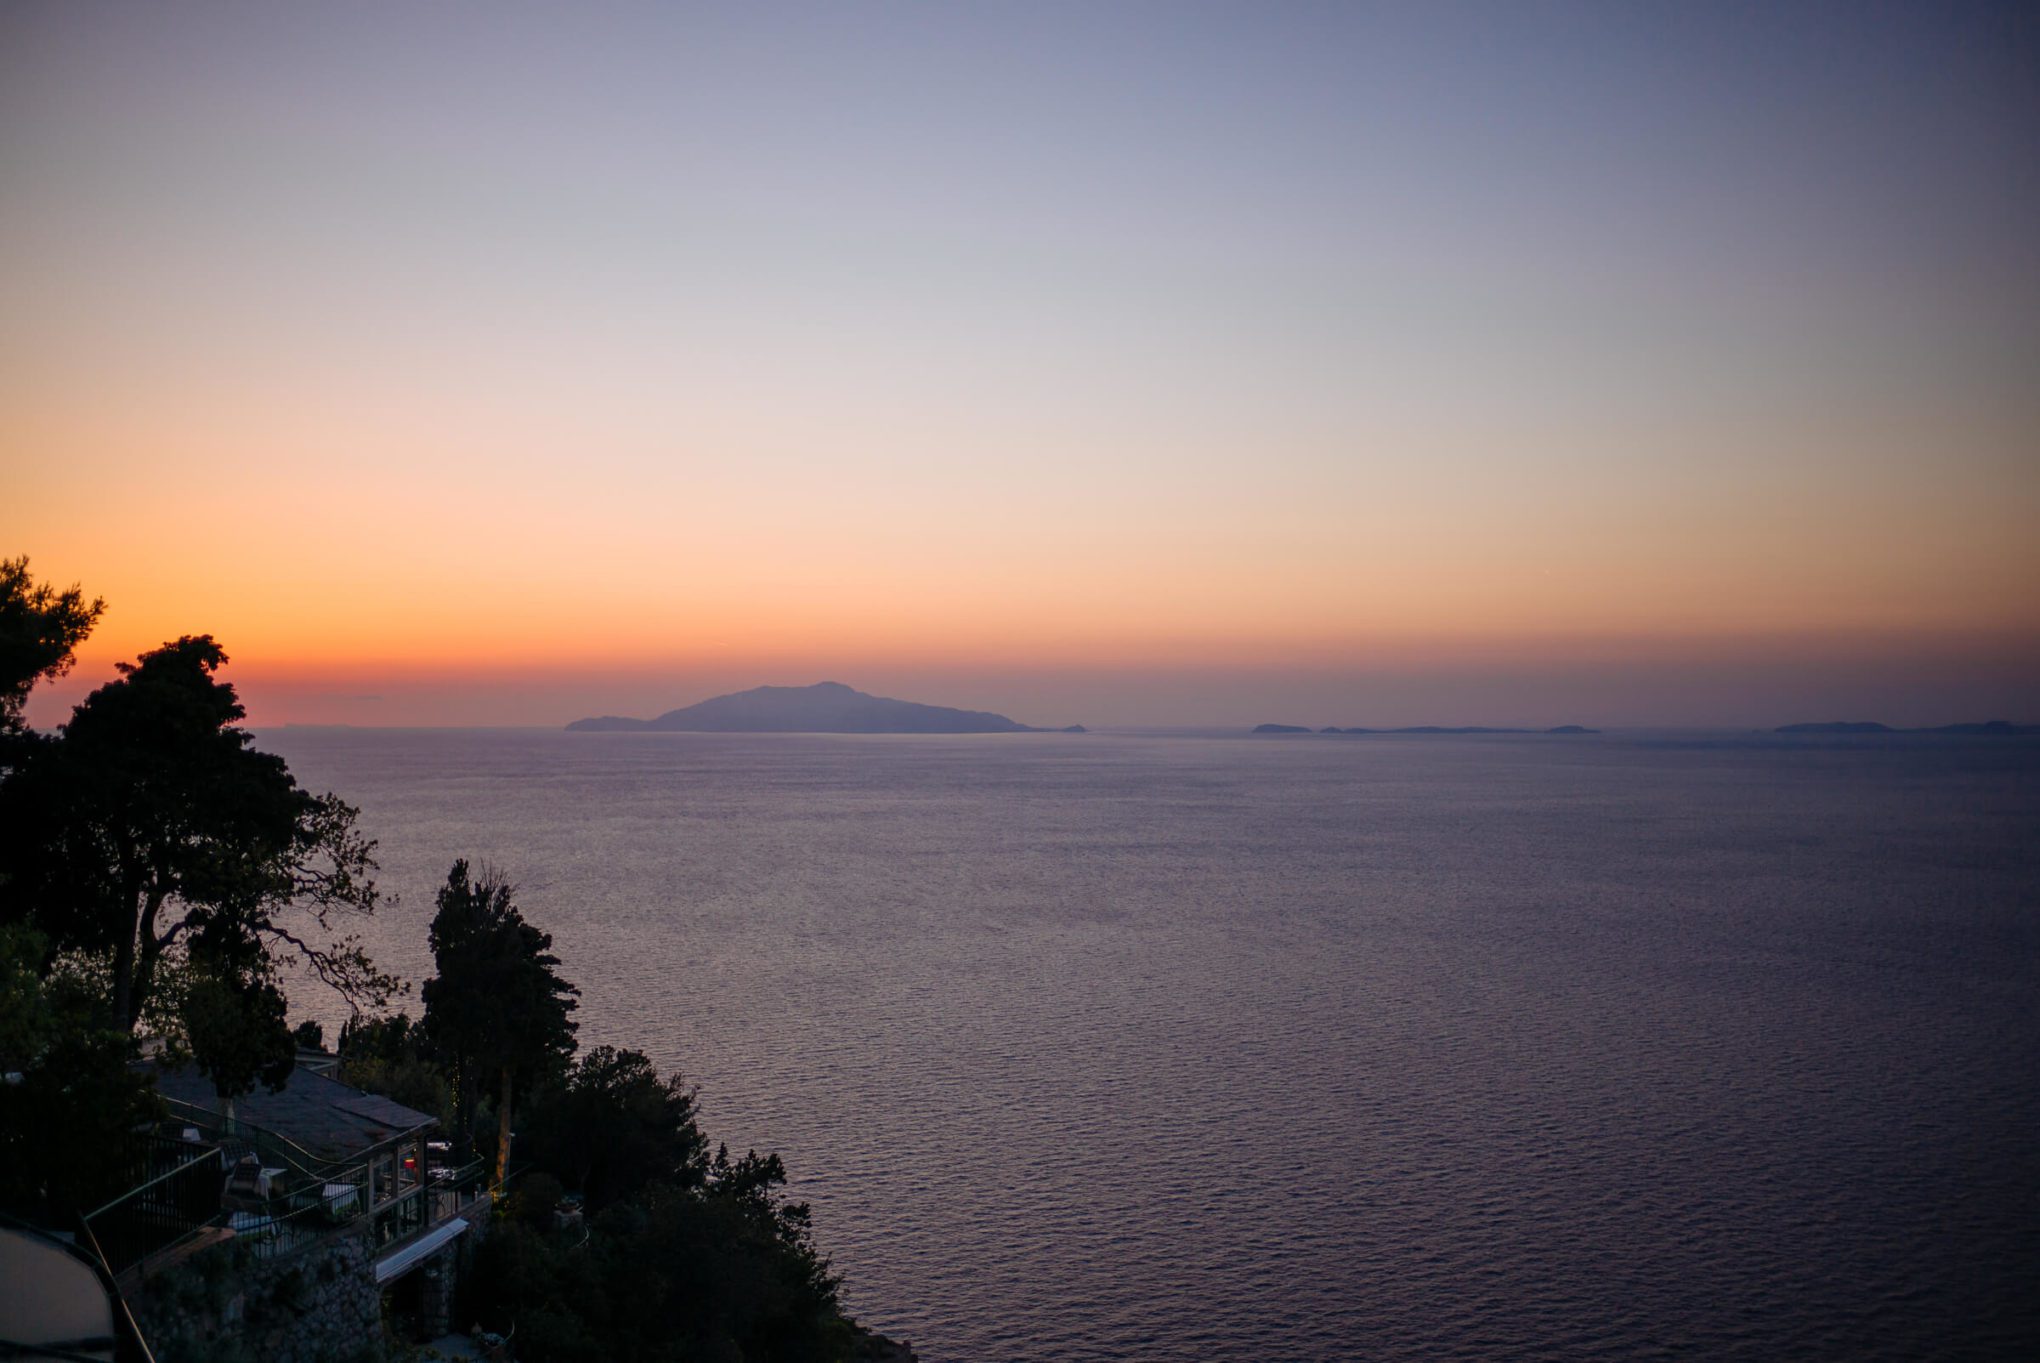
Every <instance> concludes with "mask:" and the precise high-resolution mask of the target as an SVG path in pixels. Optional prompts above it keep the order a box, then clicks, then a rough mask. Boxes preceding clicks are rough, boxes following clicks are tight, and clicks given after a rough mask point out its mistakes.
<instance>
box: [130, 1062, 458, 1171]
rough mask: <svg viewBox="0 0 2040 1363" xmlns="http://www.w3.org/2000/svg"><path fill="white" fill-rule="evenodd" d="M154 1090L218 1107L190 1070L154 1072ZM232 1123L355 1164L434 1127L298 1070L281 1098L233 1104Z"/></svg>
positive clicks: (207, 1084) (266, 1095)
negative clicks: (370, 1153) (381, 1147)
mask: <svg viewBox="0 0 2040 1363" xmlns="http://www.w3.org/2000/svg"><path fill="white" fill-rule="evenodd" d="M156 1087H157V1089H158V1090H159V1091H161V1092H162V1094H163V1095H164V1096H165V1097H167V1098H175V1099H177V1100H178V1101H179V1102H183V1103H190V1104H191V1105H192V1106H194V1107H201V1108H206V1109H214V1108H217V1107H218V1106H219V1097H218V1095H217V1094H216V1093H214V1091H213V1086H212V1081H211V1080H210V1079H207V1078H206V1077H205V1076H204V1075H202V1074H200V1073H199V1072H198V1071H197V1070H195V1069H192V1068H190V1067H189V1066H186V1067H184V1068H182V1069H175V1070H165V1069H159V1070H157V1071H156ZM234 1117H235V1119H236V1120H238V1121H243V1122H247V1123H248V1124H250V1125H251V1126H259V1127H261V1128H263V1129H264V1130H267V1131H273V1132H275V1133H276V1134H277V1135H279V1136H281V1137H283V1138H284V1139H285V1140H287V1141H291V1142H294V1143H295V1144H297V1145H300V1146H302V1147H304V1149H305V1150H307V1151H309V1152H310V1153H312V1154H314V1155H317V1156H319V1157H320V1158H321V1159H329V1160H339V1161H346V1160H352V1159H357V1158H359V1157H360V1156H361V1155H363V1154H366V1153H367V1152H368V1151H370V1150H373V1149H374V1148H375V1147H376V1146H379V1145H382V1144H384V1143H386V1142H388V1141H391V1140H394V1139H395V1138H396V1137H398V1136H402V1135H405V1134H407V1133H409V1132H413V1131H416V1130H418V1129H419V1128H420V1127H427V1126H436V1125H438V1123H439V1119H438V1118H437V1117H431V1116H427V1115H426V1114H425V1113H423V1112H418V1111H415V1110H413V1109H411V1108H408V1107H405V1106H404V1105H403V1104H402V1103H399V1102H394V1101H392V1100H391V1099H388V1098H383V1097H380V1096H378V1095H376V1094H373V1093H364V1092H362V1091H361V1090H360V1089H358V1088H354V1087H353V1086H351V1085H348V1084H343V1083H341V1082H340V1081H339V1080H337V1079H333V1078H330V1077H329V1076H327V1075H323V1074H314V1073H313V1072H312V1071H310V1070H308V1069H304V1068H302V1067H300V1068H298V1069H295V1070H292V1071H291V1075H290V1079H289V1081H288V1082H286V1083H285V1084H284V1086H283V1089H282V1091H281V1092H277V1093H271V1092H270V1091H269V1090H268V1089H266V1088H263V1087H261V1086H260V1085H257V1086H256V1089H255V1091H254V1092H253V1093H244V1094H242V1095H241V1096H240V1097H238V1098H236V1099H235V1100H234Z"/></svg>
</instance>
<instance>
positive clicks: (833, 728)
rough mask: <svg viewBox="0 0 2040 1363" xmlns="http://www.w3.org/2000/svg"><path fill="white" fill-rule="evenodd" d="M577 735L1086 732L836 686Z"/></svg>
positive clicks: (743, 697) (724, 700) (775, 690)
mask: <svg viewBox="0 0 2040 1363" xmlns="http://www.w3.org/2000/svg"><path fill="white" fill-rule="evenodd" d="M567 728H568V729H569V730H570V731H573V732H578V733H603V732H625V731H649V732H659V733H711V734H1038V733H1065V734H1080V733H1083V732H1084V726H1083V725H1081V724H1072V725H1070V726H1069V727H1068V728H1065V729H1055V730H1049V729H1038V728H1036V727H1034V726H1033V725H1031V724H1022V723H1020V722H1019V721H1017V720H1012V719H1008V718H1007V717H1006V716H1004V715H995V714H992V713H990V712H989V711H985V710H954V709H951V708H950V707H948V706H946V705H921V704H919V703H917V702H915V701H910V700H892V699H889V698H887V697H884V696H872V695H866V694H865V693H864V692H862V691H856V690H852V689H851V688H850V687H848V686H845V685H843V683H841V682H816V683H815V684H814V685H813V686H755V687H752V688H751V689H750V690H749V691H736V692H733V693H731V694H730V695H727V696H716V697H714V698H712V699H710V700H705V701H702V702H701V703H700V704H698V705H689V706H685V707H683V708H681V709H678V710H668V711H667V712H666V713H665V714H663V715H660V716H659V717H658V718H657V719H627V718H624V717H623V716H620V715H600V716H597V717H595V718H593V719H577V720H575V721H574V722H573V723H572V724H569V725H568V726H567Z"/></svg>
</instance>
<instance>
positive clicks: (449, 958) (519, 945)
mask: <svg viewBox="0 0 2040 1363" xmlns="http://www.w3.org/2000/svg"><path fill="white" fill-rule="evenodd" d="M513 893H514V891H513V889H512V887H511V886H510V884H509V882H508V881H506V880H505V879H504V878H503V877H502V876H501V875H500V874H498V873H497V872H494V871H490V870H486V869H485V870H484V871H483V872H482V873H481V875H480V876H479V878H471V877H470V876H469V874H468V864H467V862H466V861H456V862H455V863H454V864H453V869H452V870H451V871H449V872H448V873H447V877H446V884H445V885H443V886H441V887H440V890H439V901H438V902H439V911H438V912H437V913H436V914H435V915H434V916H433V919H432V929H431V943H432V961H433V965H434V967H435V968H436V970H437V972H438V973H437V974H436V975H435V976H434V977H433V978H432V979H430V980H427V981H426V982H425V986H424V988H423V990H421V991H420V994H421V997H422V998H423V999H424V1002H425V1023H424V1026H425V1033H426V1036H427V1037H428V1038H430V1040H431V1042H432V1045H433V1046H434V1048H435V1049H436V1050H437V1051H438V1053H439V1055H440V1057H441V1059H442V1061H443V1062H446V1063H448V1064H449V1065H450V1067H451V1069H452V1071H453V1077H454V1091H455V1094H456V1096H457V1098H458V1103H459V1110H460V1124H461V1131H462V1134H463V1136H466V1137H469V1138H472V1136H473V1130H474V1100H475V1096H476V1088H477V1085H478V1084H479V1083H480V1082H482V1081H483V1080H485V1079H490V1078H493V1079H495V1080H497V1081H499V1082H500V1084H501V1096H500V1099H499V1101H498V1105H497V1108H496V1122H497V1133H496V1182H497V1183H498V1184H499V1185H500V1184H501V1183H502V1181H503V1178H504V1176H505V1174H507V1173H508V1172H509V1165H510V1113H511V1110H512V1100H513V1098H514V1095H515V1090H516V1088H517V1087H518V1086H519V1085H520V1084H526V1083H529V1082H531V1081H532V1080H535V1079H538V1078H541V1077H544V1076H547V1075H550V1074H556V1073H557V1072H558V1071H559V1068H560V1067H561V1066H562V1065H563V1064H564V1063H565V1061H566V1058H567V1057H568V1056H570V1055H572V1054H573V1050H574V1023H573V1021H572V1019H570V1018H569V1017H568V1016H567V1014H569V1013H570V1012H572V1011H573V1010H574V1008H575V1007H576V1004H575V1002H574V999H575V996H576V995H578V994H579V993H580V991H579V990H578V989H576V988H574V986H573V985H571V984H568V983H567V982H566V981H565V980H563V979H561V978H560V977H559V975H558V973H557V968H558V966H559V964H560V960H559V957H557V956H554V955H553V954H552V953H551V947H552V937H551V936H550V935H549V934H547V933H544V932H540V931H539V930H538V929H537V928H535V927H533V926H531V924H529V923H527V922H525V921H524V915H523V914H521V913H519V912H518V910H517V906H516V905H515V904H513V903H512V902H511V895H512V894H513Z"/></svg>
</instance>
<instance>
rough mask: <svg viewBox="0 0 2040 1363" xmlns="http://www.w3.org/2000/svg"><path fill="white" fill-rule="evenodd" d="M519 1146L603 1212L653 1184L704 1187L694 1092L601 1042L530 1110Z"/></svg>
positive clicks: (640, 1059)
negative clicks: (601, 1044) (605, 1208)
mask: <svg viewBox="0 0 2040 1363" xmlns="http://www.w3.org/2000/svg"><path fill="white" fill-rule="evenodd" d="M522 1125H523V1128H524V1133H523V1135H522V1137H521V1138H520V1139H521V1142H522V1144H521V1147H520V1148H521V1149H522V1150H523V1151H524V1155H525V1158H527V1159H529V1160H530V1161H531V1162H532V1163H534V1164H536V1165H538V1166H539V1167H540V1168H543V1169H548V1170H550V1171H552V1172H553V1173H554V1174H556V1175H558V1176H559V1177H560V1178H561V1179H562V1180H564V1181H565V1183H566V1185H567V1186H568V1187H570V1188H572V1189H575V1190H576V1191H578V1192H579V1193H580V1194H581V1195H582V1197H583V1198H584V1199H585V1200H586V1203H587V1206H588V1209H589V1210H590V1211H591V1212H592V1211H600V1210H602V1209H603V1208H604V1207H607V1206H609V1205H611V1204H612V1203H615V1202H618V1201H621V1200H623V1199H624V1198H628V1197H632V1196H635V1195H636V1194H637V1193H639V1192H641V1191H643V1190H644V1189H645V1188H647V1187H650V1186H651V1185H652V1184H655V1183H666V1184H671V1185H673V1186H675V1187H682V1188H693V1187H699V1186H701V1185H702V1183H703V1182H704V1181H705V1180H706V1178H707V1172H708V1159H707V1154H708V1143H707V1142H706V1141H705V1140H704V1139H703V1138H702V1135H701V1132H700V1130H699V1129H698V1128H697V1127H696V1125H695V1111H694V1091H693V1090H692V1089H690V1088H688V1087H687V1085H686V1084H685V1083H683V1082H682V1081H681V1079H680V1077H679V1076H678V1075H674V1076H671V1077H669V1078H665V1079H661V1078H660V1077H659V1072H658V1070H657V1068H656V1067H654V1066H653V1064H652V1062H651V1061H650V1060H649V1059H647V1058H646V1057H645V1056H643V1055H642V1054H640V1053H639V1052H637V1051H622V1050H617V1049H616V1048H615V1047H613V1046H597V1047H596V1048H595V1049H593V1050H591V1051H589V1052H587V1053H586V1054H584V1055H582V1056H581V1058H580V1059H579V1060H577V1061H575V1062H574V1067H573V1069H572V1070H571V1071H569V1072H568V1074H567V1077H566V1081H565V1082H564V1083H562V1084H558V1085H555V1086H553V1087H551V1088H549V1089H547V1090H546V1091H545V1092H544V1093H542V1094H541V1095H540V1096H539V1097H538V1099H537V1100H536V1101H535V1102H534V1103H532V1104H531V1106H530V1109H529V1110H528V1111H527V1112H526V1113H525V1117H524V1121H523V1123H522Z"/></svg>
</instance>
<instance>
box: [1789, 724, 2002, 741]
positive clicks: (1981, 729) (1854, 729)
mask: <svg viewBox="0 0 2040 1363" xmlns="http://www.w3.org/2000/svg"><path fill="white" fill-rule="evenodd" d="M1771 732H1772V733H1774V734H1953V735H1955V736H1957V737H1962V738H2021V737H2025V736H2028V735H2032V734H2040V724H2014V723H2012V722H2011V721H2010V720H2004V719H1991V720H1985V721H1984V722H1983V723H1981V724H1942V725H1937V726H1935V727H1933V728H1926V729H1894V728H1892V727H1891V726H1890V725H1889V724H1878V723H1876V722H1874V721H1871V720H1828V721H1826V722H1824V723H1813V724H1781V725H1779V726H1778V727H1777V728H1775V729H1773V730H1772V731H1771Z"/></svg>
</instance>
